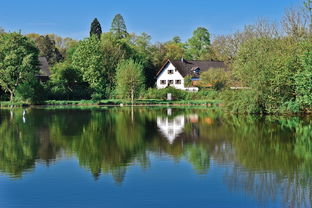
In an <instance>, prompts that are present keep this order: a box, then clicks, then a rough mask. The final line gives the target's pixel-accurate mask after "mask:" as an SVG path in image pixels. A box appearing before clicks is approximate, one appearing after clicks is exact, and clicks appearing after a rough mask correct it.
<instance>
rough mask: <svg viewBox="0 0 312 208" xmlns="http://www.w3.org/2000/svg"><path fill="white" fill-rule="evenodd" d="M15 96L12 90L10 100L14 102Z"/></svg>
mask: <svg viewBox="0 0 312 208" xmlns="http://www.w3.org/2000/svg"><path fill="white" fill-rule="evenodd" d="M13 98H14V94H13V92H12V91H10V101H11V102H12V101H13Z"/></svg>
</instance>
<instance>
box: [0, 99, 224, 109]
mask: <svg viewBox="0 0 312 208" xmlns="http://www.w3.org/2000/svg"><path fill="white" fill-rule="evenodd" d="M45 106H47V107H51V106H99V107H100V106H114V107H116V106H119V107H120V106H121V107H122V106H124V107H126V106H207V107H220V106H223V104H222V103H221V101H219V100H192V101H186V100H177V101H164V100H136V101H135V102H134V103H132V102H131V101H125V100H102V101H91V100H80V101H73V100H68V101H65V100H48V101H45V102H44V103H38V104H29V103H25V102H9V101H1V102H0V108H10V107H11V108H12V107H45Z"/></svg>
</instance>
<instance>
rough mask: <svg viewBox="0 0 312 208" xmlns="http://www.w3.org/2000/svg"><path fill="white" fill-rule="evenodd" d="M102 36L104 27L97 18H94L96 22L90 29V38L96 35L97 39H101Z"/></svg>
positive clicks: (93, 22)
mask: <svg viewBox="0 0 312 208" xmlns="http://www.w3.org/2000/svg"><path fill="white" fill-rule="evenodd" d="M101 34H102V27H101V24H100V22H99V21H98V19H97V18H94V20H93V21H92V23H91V28H90V37H92V36H93V35H95V36H96V37H97V38H99V39H100V37H101Z"/></svg>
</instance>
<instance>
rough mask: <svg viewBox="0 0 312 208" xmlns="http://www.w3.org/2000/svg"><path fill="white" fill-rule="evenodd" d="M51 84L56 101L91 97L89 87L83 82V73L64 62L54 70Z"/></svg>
mask: <svg viewBox="0 0 312 208" xmlns="http://www.w3.org/2000/svg"><path fill="white" fill-rule="evenodd" d="M51 71H52V75H51V80H50V82H51V84H52V94H53V96H54V97H53V98H54V99H55V97H56V98H58V99H60V98H61V99H62V98H63V99H64V98H67V99H86V98H88V97H89V86H88V84H87V83H85V82H83V80H82V72H81V71H80V70H78V69H76V68H74V67H73V66H72V65H71V64H69V63H67V62H64V63H58V64H55V65H54V66H53V68H52V70H51Z"/></svg>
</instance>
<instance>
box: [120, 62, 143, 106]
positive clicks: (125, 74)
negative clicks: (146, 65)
mask: <svg viewBox="0 0 312 208" xmlns="http://www.w3.org/2000/svg"><path fill="white" fill-rule="evenodd" d="M144 81H145V80H144V75H143V66H142V65H141V64H139V63H136V62H134V61H133V60H131V59H130V60H125V61H122V62H120V64H119V65H118V67H117V73H116V92H117V94H118V95H119V96H120V97H121V98H131V100H132V101H133V100H134V98H135V97H137V96H138V95H139V92H140V90H142V89H144Z"/></svg>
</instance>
